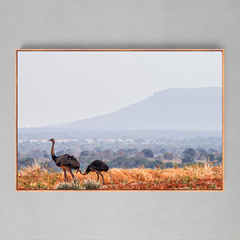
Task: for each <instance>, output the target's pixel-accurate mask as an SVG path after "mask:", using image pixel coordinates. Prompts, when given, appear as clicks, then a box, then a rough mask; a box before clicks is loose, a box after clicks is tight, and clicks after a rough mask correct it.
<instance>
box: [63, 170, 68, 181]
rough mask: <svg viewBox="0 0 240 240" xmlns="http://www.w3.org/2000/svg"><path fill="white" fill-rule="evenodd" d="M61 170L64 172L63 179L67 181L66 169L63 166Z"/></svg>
mask: <svg viewBox="0 0 240 240" xmlns="http://www.w3.org/2000/svg"><path fill="white" fill-rule="evenodd" d="M63 172H64V178H65V179H64V181H65V182H66V181H67V174H66V169H65V168H63Z"/></svg>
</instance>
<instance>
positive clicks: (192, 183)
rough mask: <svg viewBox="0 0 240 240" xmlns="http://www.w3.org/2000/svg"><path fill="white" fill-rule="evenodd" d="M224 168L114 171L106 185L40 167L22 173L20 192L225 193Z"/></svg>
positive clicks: (91, 177) (106, 176) (89, 177)
mask: <svg viewBox="0 0 240 240" xmlns="http://www.w3.org/2000/svg"><path fill="white" fill-rule="evenodd" d="M222 170H223V169H222V166H217V167H212V164H211V163H205V164H203V165H200V164H194V165H191V166H187V165H186V166H185V167H183V168H178V167H177V166H176V167H174V168H171V169H161V168H156V169H146V168H144V167H139V168H133V169H119V168H113V169H110V170H109V171H108V172H107V173H104V174H103V175H104V181H105V185H102V183H101V181H100V183H98V182H96V174H95V173H90V174H89V175H87V176H82V175H80V174H77V175H76V176H75V179H74V180H72V177H71V176H70V174H68V175H67V177H68V180H67V182H66V183H65V182H64V176H63V173H61V172H59V173H55V172H54V171H53V170H51V169H45V168H43V167H40V166H39V165H33V166H31V167H27V168H23V169H22V170H20V171H19V172H18V183H17V184H18V190H86V189H87V190H222V172H223V171H222Z"/></svg>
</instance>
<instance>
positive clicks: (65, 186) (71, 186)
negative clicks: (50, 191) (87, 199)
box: [55, 180, 86, 190]
mask: <svg viewBox="0 0 240 240" xmlns="http://www.w3.org/2000/svg"><path fill="white" fill-rule="evenodd" d="M55 189H56V190H85V189H86V188H84V187H83V186H82V184H80V181H79V180H74V181H73V182H72V183H66V182H64V183H59V184H58V185H57V186H56V187H55Z"/></svg>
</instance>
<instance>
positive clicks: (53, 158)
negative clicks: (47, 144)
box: [48, 138, 57, 162]
mask: <svg viewBox="0 0 240 240" xmlns="http://www.w3.org/2000/svg"><path fill="white" fill-rule="evenodd" d="M48 141H51V142H52V148H51V155H52V160H53V161H54V162H56V159H57V156H56V155H55V153H54V144H55V140H54V139H53V138H51V139H50V140H48Z"/></svg>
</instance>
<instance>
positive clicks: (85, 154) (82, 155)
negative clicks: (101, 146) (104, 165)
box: [80, 150, 90, 157]
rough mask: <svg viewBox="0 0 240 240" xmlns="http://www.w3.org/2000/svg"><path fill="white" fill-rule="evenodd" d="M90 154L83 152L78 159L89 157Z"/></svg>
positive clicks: (86, 151)
mask: <svg viewBox="0 0 240 240" xmlns="http://www.w3.org/2000/svg"><path fill="white" fill-rule="evenodd" d="M89 155H90V152H89V151H88V150H84V151H82V152H81V153H80V157H89Z"/></svg>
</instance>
